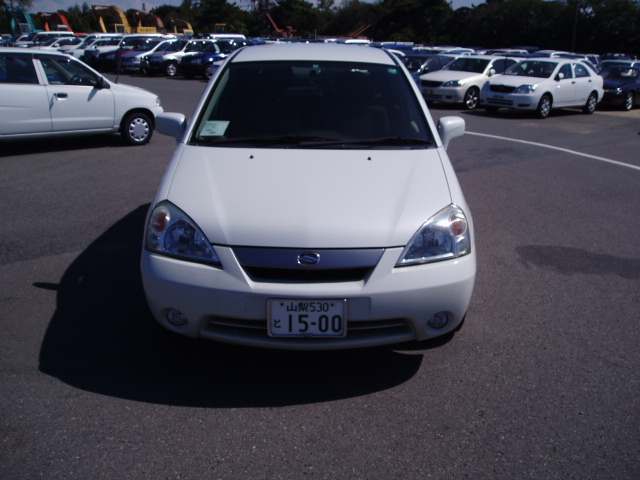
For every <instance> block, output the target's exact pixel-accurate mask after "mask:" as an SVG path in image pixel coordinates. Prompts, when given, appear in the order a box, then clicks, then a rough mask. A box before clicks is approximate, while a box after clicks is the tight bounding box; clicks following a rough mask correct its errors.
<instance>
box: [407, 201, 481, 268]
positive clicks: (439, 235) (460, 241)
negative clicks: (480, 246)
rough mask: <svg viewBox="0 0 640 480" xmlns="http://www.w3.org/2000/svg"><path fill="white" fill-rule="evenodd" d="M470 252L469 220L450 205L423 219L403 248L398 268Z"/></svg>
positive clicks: (446, 258)
mask: <svg viewBox="0 0 640 480" xmlns="http://www.w3.org/2000/svg"><path fill="white" fill-rule="evenodd" d="M470 251H471V235H470V233H469V222H468V220H467V217H466V215H465V214H464V212H463V211H462V210H461V209H460V208H459V207H457V206H455V205H449V206H448V207H446V208H443V209H442V210H440V211H439V212H438V213H437V214H435V215H434V216H433V217H431V218H430V219H429V220H427V221H426V222H425V224H424V225H422V227H420V230H418V232H417V233H416V234H415V235H414V236H413V238H412V239H411V241H410V242H409V244H408V245H407V246H406V247H405V249H404V250H403V251H402V255H400V258H399V259H398V262H397V263H396V266H397V267H402V266H406V265H416V264H421V263H430V262H438V261H441V260H450V259H452V258H457V257H461V256H463V255H467V254H468V253H469V252H470Z"/></svg>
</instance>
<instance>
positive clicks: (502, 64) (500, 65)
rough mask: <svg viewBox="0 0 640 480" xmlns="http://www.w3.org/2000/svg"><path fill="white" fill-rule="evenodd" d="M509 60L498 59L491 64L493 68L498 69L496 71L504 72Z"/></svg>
mask: <svg viewBox="0 0 640 480" xmlns="http://www.w3.org/2000/svg"><path fill="white" fill-rule="evenodd" d="M506 65H507V62H506V61H505V60H496V61H495V62H493V65H491V68H492V69H494V70H495V71H496V73H504V71H505V69H506Z"/></svg>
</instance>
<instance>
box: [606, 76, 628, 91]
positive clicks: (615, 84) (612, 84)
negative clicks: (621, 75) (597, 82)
mask: <svg viewBox="0 0 640 480" xmlns="http://www.w3.org/2000/svg"><path fill="white" fill-rule="evenodd" d="M635 83H636V82H629V81H627V80H614V79H610V78H605V79H604V85H603V88H607V89H614V88H622V87H625V86H629V87H631V86H632V85H634V84H635Z"/></svg>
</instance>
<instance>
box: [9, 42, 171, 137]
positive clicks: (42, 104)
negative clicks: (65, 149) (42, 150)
mask: <svg viewBox="0 0 640 480" xmlns="http://www.w3.org/2000/svg"><path fill="white" fill-rule="evenodd" d="M161 112H162V106H161V104H160V99H159V98H158V97H157V96H156V95H155V94H153V93H151V92H148V91H146V90H143V89H141V88H136V87H131V86H128V85H123V84H119V83H113V82H111V81H109V80H107V79H106V78H104V77H103V76H102V75H100V74H99V73H98V72H96V71H95V70H93V69H91V68H90V67H88V66H87V65H85V64H84V63H82V62H80V61H79V60H76V59H75V58H73V57H71V56H69V55H64V54H61V53H49V52H38V53H37V54H36V55H34V52H33V51H31V50H26V49H24V48H0V140H8V139H25V138H33V137H52V136H61V135H71V134H74V135H78V134H95V133H108V132H120V133H121V134H122V137H123V138H124V140H125V141H126V142H127V143H128V144H130V145H144V144H145V143H147V142H148V141H149V140H150V139H151V136H152V134H153V129H154V125H155V117H156V115H158V114H159V113H161Z"/></svg>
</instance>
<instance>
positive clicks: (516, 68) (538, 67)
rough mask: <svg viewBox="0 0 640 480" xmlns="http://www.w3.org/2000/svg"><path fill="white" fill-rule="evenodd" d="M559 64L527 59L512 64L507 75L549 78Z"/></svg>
mask: <svg viewBox="0 0 640 480" xmlns="http://www.w3.org/2000/svg"><path fill="white" fill-rule="evenodd" d="M557 65H558V64H557V63H556V62H548V61H540V60H525V61H523V62H520V63H517V62H516V63H515V64H513V65H512V66H510V67H509V68H508V69H507V70H506V71H505V75H514V76H518V77H539V78H549V77H550V76H551V75H552V74H553V71H554V70H555V68H556V66H557Z"/></svg>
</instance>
